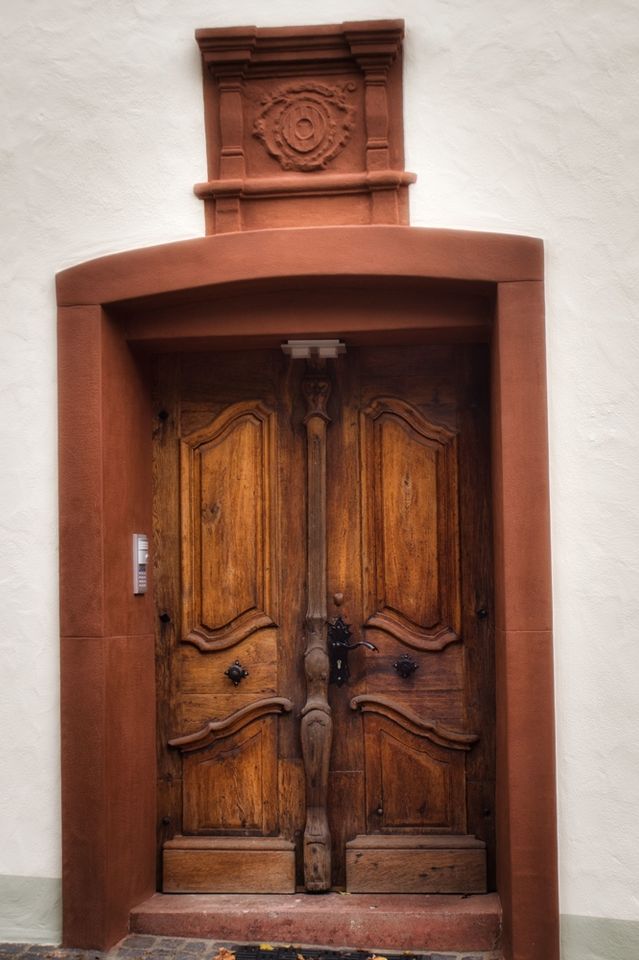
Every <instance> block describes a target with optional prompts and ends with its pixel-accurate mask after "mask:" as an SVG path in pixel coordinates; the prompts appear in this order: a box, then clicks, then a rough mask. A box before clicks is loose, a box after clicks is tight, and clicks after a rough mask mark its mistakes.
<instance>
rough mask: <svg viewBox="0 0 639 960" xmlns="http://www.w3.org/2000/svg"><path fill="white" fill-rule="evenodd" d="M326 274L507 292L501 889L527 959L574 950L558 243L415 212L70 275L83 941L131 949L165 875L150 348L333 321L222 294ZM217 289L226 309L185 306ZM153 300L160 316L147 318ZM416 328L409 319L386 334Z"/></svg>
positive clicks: (500, 368) (431, 326) (502, 422)
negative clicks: (551, 358) (558, 430)
mask: <svg viewBox="0 0 639 960" xmlns="http://www.w3.org/2000/svg"><path fill="white" fill-rule="evenodd" d="M318 281H321V282H322V283H323V284H326V285H329V284H331V283H333V284H339V283H349V284H350V285H351V286H357V287H358V289H361V290H363V291H364V290H366V289H370V287H371V286H372V285H373V284H376V283H380V282H383V283H385V284H386V288H387V289H391V290H392V291H393V295H394V296H395V297H397V298H398V299H399V298H401V297H402V294H403V292H404V291H406V290H408V289H409V288H411V289H413V290H414V285H415V283H418V282H433V283H442V282H444V286H445V288H446V289H447V290H448V291H450V290H453V291H455V290H458V291H459V292H460V294H461V292H462V291H464V290H467V289H469V286H471V285H472V284H481V285H482V287H483V289H490V290H491V291H492V292H494V295H495V309H494V316H493V317H492V319H491V321H490V322H489V326H490V328H491V332H490V337H491V342H492V387H491V395H492V400H491V403H492V464H493V467H492V470H493V511H494V540H495V543H494V556H495V626H496V631H495V632H496V686H497V800H496V802H497V889H498V892H499V894H500V896H501V900H502V905H503V910H504V948H505V953H506V956H507V957H508V958H512V960H557V958H558V956H559V948H558V903H557V866H556V811H555V760H554V709H553V703H554V700H553V672H552V667H553V661H552V634H551V630H552V613H551V591H550V539H549V501H548V454H547V430H546V388H545V353H544V302H543V250H542V245H541V242H540V241H538V240H534V239H530V238H525V237H515V236H501V235H495V234H472V233H462V232H453V231H443V230H422V229H416V228H411V227H380V226H373V227H317V228H310V229H308V228H300V229H282V230H268V231H254V232H247V233H236V234H227V235H221V236H211V237H205V238H203V239H198V240H192V241H185V242H180V243H174V244H167V245H165V246H161V247H152V248H147V249H142V250H136V251H131V252H128V253H123V254H116V255H115V256H111V257H105V258H101V259H99V260H95V261H91V262H89V263H86V264H82V265H80V266H78V267H74V268H72V269H71V270H67V271H65V272H64V273H62V274H60V275H59V277H58V304H59V383H60V387H59V389H60V566H61V584H60V592H61V601H60V602H61V657H62V666H61V670H62V791H63V895H64V903H63V907H64V941H65V943H66V944H68V945H70V946H76V947H91V948H106V947H108V946H110V945H111V944H112V943H114V942H115V941H116V940H118V939H119V938H120V937H121V936H123V935H124V933H125V932H126V929H127V921H128V914H129V911H130V909H131V908H132V907H133V906H135V905H136V904H137V903H139V902H140V901H141V900H143V899H144V898H145V897H147V896H149V895H151V893H153V891H154V889H155V818H156V803H155V777H156V771H155V743H154V739H155V737H154V734H155V690H154V622H153V616H154V614H153V604H152V600H151V595H150V594H147V595H146V596H144V597H134V596H133V595H132V590H131V583H130V578H131V570H130V548H131V534H132V533H134V532H146V531H150V529H151V519H152V518H151V503H152V497H151V489H152V476H151V443H150V431H149V424H150V423H151V422H152V415H153V411H152V409H151V398H150V395H149V390H148V386H147V383H146V382H145V379H144V375H143V373H142V370H141V367H140V365H139V364H138V363H137V362H136V360H135V358H134V356H133V354H132V352H131V342H132V341H134V340H135V341H136V342H137V344H138V345H139V344H140V343H146V344H147V345H148V346H149V347H151V348H153V349H172V348H173V349H175V348H178V347H179V346H181V345H184V343H185V342H186V341H189V342H191V343H194V342H195V343H201V344H202V345H208V346H209V347H211V348H213V347H214V346H215V344H221V343H223V342H226V343H228V342H229V341H232V342H233V343H235V344H236V345H237V346H238V347H241V346H242V344H252V345H255V344H258V343H259V342H260V341H261V340H263V338H264V337H265V336H267V335H268V336H270V337H273V336H281V337H282V338H286V337H287V336H292V335H293V334H294V333H296V334H298V335H304V334H305V333H317V332H318V331H317V330H309V329H308V326H307V323H306V322H305V318H304V316H303V315H302V314H300V315H299V317H298V318H297V320H296V326H295V330H291V329H285V327H286V324H285V323H284V322H281V323H279V326H278V320H277V318H275V319H274V320H273V321H272V323H271V325H270V326H269V327H268V329H266V328H265V327H264V325H263V321H262V325H261V326H260V325H259V324H258V323H257V321H255V320H252V319H251V317H250V316H247V317H243V318H242V319H241V320H237V319H236V320H235V321H234V323H233V324H232V325H229V324H228V322H226V325H225V323H224V322H219V320H218V318H216V314H215V307H214V301H215V298H216V297H219V296H220V295H221V293H222V292H223V291H228V292H231V291H233V292H235V293H242V294H246V293H250V292H251V291H257V290H259V289H268V290H270V291H274V290H275V291H277V290H278V289H284V288H290V287H291V286H292V285H293V286H295V287H296V288H297V289H298V290H299V289H302V290H303V289H304V287H305V286H307V287H308V286H309V285H312V284H317V282H318ZM195 301H198V302H200V303H201V302H203V301H206V302H208V303H210V306H209V307H208V308H207V309H206V310H192V311H186V313H185V311H184V309H181V308H179V305H180V304H184V303H187V302H188V303H192V302H195ZM135 305H139V307H140V309H141V311H142V312H141V314H140V315H141V316H142V317H143V318H144V319H142V320H141V321H140V322H138V323H137V324H136V323H133V324H132V323H131V317H132V316H134V311H133V309H132V308H133V307H134V306H135ZM149 305H152V306H153V308H154V310H153V311H149V309H148V308H149ZM185 316H186V318H187V319H186V320H185V319H184V318H185ZM403 323H405V320H402V319H401V311H398V313H397V315H396V317H394V316H393V315H392V313H391V315H389V316H388V318H387V320H386V323H385V328H384V331H383V335H386V336H388V335H389V334H390V335H393V333H394V332H396V333H397V334H399V333H400V331H399V330H396V331H395V330H394V328H395V326H399V325H400V324H403ZM371 324H372V322H371V321H370V319H367V314H366V312H365V311H360V312H359V313H357V312H355V313H354V315H353V318H352V321H351V329H352V331H353V332H354V333H357V334H358V335H364V336H365V335H371V336H379V335H380V330H379V328H378V329H377V331H374V330H373V329H372V325H371ZM415 324H416V326H415V327H414V329H417V328H419V327H420V325H421V332H422V334H428V336H429V337H430V338H432V339H433V340H435V341H436V340H437V339H438V338H442V337H444V336H447V337H450V336H467V335H469V334H470V335H473V333H475V334H476V332H477V331H476V330H475V331H473V329H472V323H470V325H469V321H468V318H467V317H466V316H465V315H464V312H463V311H459V312H458V313H456V312H455V311H453V312H452V313H450V314H447V313H446V312H443V313H442V314H441V315H440V314H438V313H437V311H435V312H432V311H431V312H425V314H424V318H423V320H421V321H420V320H419V319H417V321H415ZM322 332H324V331H322ZM404 333H405V330H404Z"/></svg>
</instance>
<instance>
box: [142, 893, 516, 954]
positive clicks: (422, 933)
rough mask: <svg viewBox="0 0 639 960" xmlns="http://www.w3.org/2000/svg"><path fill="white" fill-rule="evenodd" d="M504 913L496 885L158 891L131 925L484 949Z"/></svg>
mask: <svg viewBox="0 0 639 960" xmlns="http://www.w3.org/2000/svg"><path fill="white" fill-rule="evenodd" d="M501 919H502V911H501V904H500V901H499V897H498V895H497V894H496V893H488V894H480V895H476V896H452V895H441V894H437V895H435V894H432V895H428V894H341V893H326V894H303V893H300V894H281V895H280V894H165V893H164V894H163V893H156V894H155V895H154V896H152V897H150V898H149V899H148V900H145V901H144V902H143V903H141V904H139V905H138V906H137V907H135V909H134V910H132V911H131V916H130V931H131V933H134V934H136V933H137V934H148V935H153V936H165V937H166V936H169V937H195V938H200V939H206V940H210V939H214V940H217V941H227V942H228V941H232V942H235V943H238V942H239V943H270V944H311V945H317V946H320V947H327V948H329V947H330V948H335V947H339V948H342V949H355V950H367V951H371V952H375V951H377V952H379V951H380V950H389V951H400V952H401V951H411V950H412V951H416V952H419V953H429V952H430V953H432V952H435V951H440V952H444V953H445V952H447V951H448V952H450V953H456V952H457V953H463V952H475V953H478V954H479V953H481V952H482V951H492V950H494V951H497V950H498V949H499V947H500V942H501Z"/></svg>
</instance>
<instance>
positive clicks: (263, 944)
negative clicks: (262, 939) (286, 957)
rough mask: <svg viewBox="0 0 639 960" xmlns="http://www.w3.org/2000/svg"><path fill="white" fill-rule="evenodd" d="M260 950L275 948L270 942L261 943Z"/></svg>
mask: <svg viewBox="0 0 639 960" xmlns="http://www.w3.org/2000/svg"><path fill="white" fill-rule="evenodd" d="M260 950H275V947H272V946H271V944H270V943H261V944H260Z"/></svg>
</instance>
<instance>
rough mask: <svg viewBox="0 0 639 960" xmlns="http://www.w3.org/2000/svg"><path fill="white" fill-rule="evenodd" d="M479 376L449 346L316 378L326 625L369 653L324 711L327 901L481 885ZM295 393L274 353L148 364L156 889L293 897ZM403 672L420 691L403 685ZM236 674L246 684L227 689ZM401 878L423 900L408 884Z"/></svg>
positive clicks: (298, 846)
mask: <svg viewBox="0 0 639 960" xmlns="http://www.w3.org/2000/svg"><path fill="white" fill-rule="evenodd" d="M486 373H487V357H486V353H485V350H484V348H483V347H481V346H474V345H458V346H450V347H432V346H430V347H424V346H415V347H412V348H410V349H406V348H384V349H383V350H380V349H377V348H373V347H360V348H355V347H349V350H348V353H347V355H346V356H345V357H341V358H340V359H339V360H337V361H330V362H329V363H328V365H327V367H326V369H325V371H324V372H323V374H322V376H327V377H328V378H329V379H330V384H331V391H330V398H329V400H328V406H327V414H328V417H329V418H330V422H328V423H326V425H325V436H326V537H325V550H326V580H327V589H326V604H327V615H328V618H334V617H337V616H341V617H343V618H344V619H345V620H346V621H347V622H348V623H349V624H350V625H351V629H352V633H353V636H352V641H354V642H357V641H360V640H364V639H365V640H367V641H369V642H372V643H373V644H374V645H375V647H376V648H377V650H376V651H371V650H367V649H365V648H364V647H358V648H356V649H354V650H353V651H352V652H351V653H350V654H349V667H350V679H349V682H348V684H346V685H344V686H343V687H336V686H331V687H330V688H329V703H330V709H331V720H332V743H331V751H330V770H329V777H328V801H327V813H328V826H329V830H330V841H331V852H332V882H333V883H334V884H335V885H338V886H344V885H345V884H348V887H349V889H352V890H355V889H359V887H358V884H362V883H363V884H364V886H363V887H362V889H369V890H370V889H373V888H374V887H375V885H378V886H379V888H380V890H381V889H389V884H390V886H391V887H392V889H395V890H397V891H398V892H401V891H402V890H411V889H418V888H419V889H422V888H421V887H419V883H422V884H425V886H424V887H423V889H424V890H425V891H426V892H436V888H437V883H438V880H437V877H438V876H443V875H444V874H445V876H446V881H445V883H444V881H443V880H442V881H441V882H442V884H443V886H442V889H444V887H445V888H446V890H448V891H451V890H454V889H455V884H457V885H458V889H459V890H460V891H462V892H468V891H469V890H470V889H471V888H472V889H480V888H482V884H485V879H482V877H485V850H484V848H483V846H482V841H484V840H488V841H489V843H490V841H491V836H492V822H493V810H492V807H493V793H494V789H493V780H494V775H493V763H494V757H493V754H494V746H493V722H494V721H493V713H494V705H493V698H494V694H493V683H494V679H493V665H492V636H491V628H490V622H489V618H488V617H484V615H483V613H484V611H485V612H487V611H488V610H489V608H490V602H491V579H490V571H491V557H490V510H489V504H490V490H489V478H488V466H487V465H488V428H487V416H486V412H487V392H486V384H487V377H486ZM305 374H306V371H305V366H304V362H303V361H291V360H289V359H288V358H285V357H284V356H283V355H282V354H281V353H280V352H279V351H277V350H272V351H269V350H261V351H249V352H243V353H233V352H227V353H221V354H217V355H213V354H200V355H181V356H175V357H161V358H158V362H157V375H156V398H157V405H158V411H162V416H161V417H159V418H158V423H157V429H156V436H155V476H156V503H155V517H156V529H155V554H156V582H157V602H158V614H159V615H164V618H163V619H162V617H159V636H158V689H159V707H158V719H159V723H158V730H159V740H160V742H159V758H160V759H159V769H160V789H159V797H160V800H159V802H160V824H161V826H160V842H161V843H163V844H164V859H165V862H166V872H165V889H169V888H170V886H171V884H178V886H179V889H181V890H185V891H186V890H189V889H193V890H194V891H195V890H199V891H203V890H206V889H210V890H211V891H212V892H213V891H221V890H223V889H226V888H228V890H229V892H231V891H236V890H242V889H244V890H246V891H247V892H249V891H250V890H252V889H254V890H255V891H256V892H258V891H259V892H267V891H268V889H273V890H274V891H275V890H277V891H280V892H281V891H282V890H283V889H284V888H286V889H291V890H292V889H294V886H291V883H293V884H294V883H295V882H296V883H297V885H298V886H300V885H302V884H303V882H304V864H303V857H304V851H303V834H304V827H305V822H306V818H307V809H306V808H307V804H308V802H309V799H308V789H307V788H306V787H305V766H304V763H305V758H304V756H303V754H302V748H301V731H300V723H301V721H300V714H301V712H302V709H303V707H304V704H305V703H306V702H307V689H306V682H307V681H306V676H305V668H304V648H305V630H307V629H308V626H307V627H305V616H306V614H307V601H308V595H307V582H308V581H307V566H308V564H307V561H308V557H307V555H306V554H307V549H306V544H307V506H308V486H309V483H313V482H315V481H314V478H313V476H311V474H312V472H313V470H314V469H315V468H314V466H313V459H312V457H310V459H309V461H308V464H307V436H306V425H305V422H304V419H305V416H306V415H307V409H308V408H307V400H308V397H307V398H306V399H305V397H304V390H303V389H302V385H303V380H304V377H305ZM305 389H306V391H307V393H308V389H309V387H308V384H307V386H306V388H305ZM307 422H308V421H307ZM323 562H324V561H323V560H321V561H320V563H323ZM309 569H310V568H309ZM478 611H479V613H478ZM324 632H325V628H321V627H320V633H321V636H322V637H323V635H324ZM322 642H323V641H322ZM406 657H409V658H410V660H411V661H412V662H414V664H415V666H416V669H414V670H412V671H410V670H408V671H402V670H401V669H400V667H401V664H402V661H403V659H405V658H406ZM236 661H238V662H239V663H238V664H236ZM234 665H235V666H239V669H240V670H241V671H243V672H245V673H246V674H247V675H246V676H245V675H242V676H240V679H239V682H238V683H237V685H234V684H233V681H232V678H231V677H230V673H231V668H233V667H234ZM404 673H406V675H404ZM268 704H270V706H268ZM265 705H266V706H265ZM239 715H241V716H239ZM306 763H307V764H308V763H309V758H308V755H307V757H306ZM307 772H308V771H307ZM472 835H474V836H475V837H477V838H479V839H478V840H474V839H473V836H472ZM234 836H235V837H236V838H237V841H238V843H235V845H231V846H229V843H231V838H232V837H234ZM446 837H448V840H446ZM225 838H226V839H225ZM241 838H245V841H242V842H246V843H249V842H250V844H251V847H250V854H251V857H253V858H254V857H258V859H259V856H260V850H261V851H262V855H263V858H264V861H263V862H264V865H265V870H266V867H268V870H266V873H263V874H260V871H259V870H255V869H253V868H251V869H250V870H248V872H247V873H246V872H244V873H243V872H242V871H239V872H238V870H239V868H237V867H233V864H237V858H238V849H239V847H238V844H239V841H240V840H241ZM375 838H377V839H375ZM429 838H430V839H429ZM196 840H197V843H196V842H195V841H196ZM167 841H170V843H169V842H167ZM446 843H448V846H446V845H445V844H446ZM442 844H444V845H442ZM247 849H248V848H247ZM491 854H492V851H491V850H490V851H489V855H491ZM402 857H403V858H404V859H405V860H406V862H409V861H410V862H412V863H414V864H415V869H416V870H417V871H418V872H419V874H420V876H422V878H425V877H427V878H428V879H422V880H421V881H419V882H418V881H417V880H415V878H414V877H413V879H410V877H407V876H406V871H405V870H403V869H400V867H399V866H397V864H398V863H399V861H400V860H401V859H402ZM411 858H412V859H411ZM254 862H255V861H254V859H253V860H251V863H254ZM189 864H191V866H189ZM347 864H348V867H347ZM376 864H378V865H379V864H386V865H387V866H388V865H389V864H391V865H394V866H388V870H386V872H385V870H384V869H382V868H381V867H379V866H375V865H376ZM481 864H483V867H482V866H481ZM482 870H483V871H484V872H483V873H482ZM175 871H178V872H179V877H178V876H177V874H176V872H175ZM207 871H208V874H207ZM225 873H226V874H227V879H226V880H225V879H224V878H223V875H224V874H225ZM347 873H348V877H347ZM231 874H232V876H231ZM240 874H241V875H242V876H243V877H244V878H245V879H244V880H241V879H240ZM207 875H208V877H209V879H208V881H207ZM383 875H384V876H385V877H386V879H382V876H383ZM291 877H294V878H295V880H294V881H292V880H291ZM456 877H457V879H455V878H456ZM176 878H177V879H176ZM389 878H390V879H389ZM207 883H208V887H207ZM190 884H192V885H191V886H190ZM265 884H266V886H265ZM371 884H372V886H371ZM415 884H417V886H415ZM269 885H270V886H269Z"/></svg>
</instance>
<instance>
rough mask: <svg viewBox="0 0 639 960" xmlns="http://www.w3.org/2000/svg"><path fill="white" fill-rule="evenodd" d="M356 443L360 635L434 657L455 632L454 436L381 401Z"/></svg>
mask: <svg viewBox="0 0 639 960" xmlns="http://www.w3.org/2000/svg"><path fill="white" fill-rule="evenodd" d="M361 436H362V465H361V469H362V510H363V518H362V519H363V530H364V542H365V549H364V556H365V557H366V558H367V560H368V563H367V564H366V565H365V567H364V588H365V597H366V619H365V623H364V627H368V628H375V629H378V630H383V631H385V632H386V633H389V634H390V635H391V636H394V637H396V638H397V639H398V640H400V641H401V642H402V643H405V644H407V645H408V646H411V647H414V648H415V649H417V650H441V649H442V648H443V647H445V646H447V644H449V643H453V642H454V641H455V640H459V629H460V627H459V623H460V587H459V521H458V502H457V500H458V495H457V445H456V435H455V433H454V432H453V431H451V430H449V429H447V428H446V427H443V426H439V425H436V424H433V423H430V422H429V421H428V420H427V419H426V418H425V417H424V416H423V415H422V413H421V412H420V411H419V410H417V409H416V408H415V407H413V406H411V405H410V404H408V403H405V402H404V401H403V400H399V399H397V398H395V397H380V398H378V399H376V400H374V401H373V402H372V403H371V404H370V405H369V406H368V407H367V408H366V409H365V410H364V411H363V412H362V414H361Z"/></svg>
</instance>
